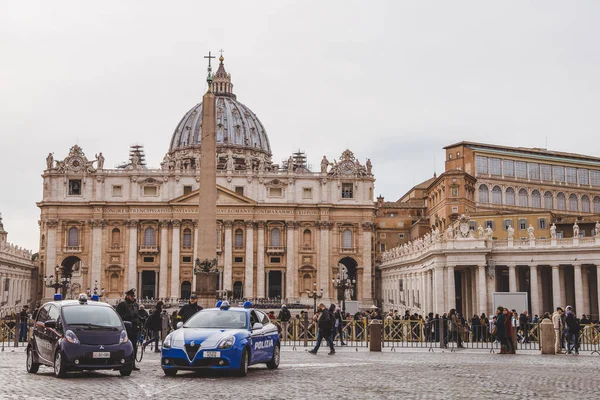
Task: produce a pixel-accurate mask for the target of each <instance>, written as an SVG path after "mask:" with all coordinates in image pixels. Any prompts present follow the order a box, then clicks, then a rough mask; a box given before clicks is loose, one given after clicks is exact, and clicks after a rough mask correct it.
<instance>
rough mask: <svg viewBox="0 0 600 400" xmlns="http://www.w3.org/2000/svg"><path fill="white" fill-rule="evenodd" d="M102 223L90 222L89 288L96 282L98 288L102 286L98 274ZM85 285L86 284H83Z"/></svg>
mask: <svg viewBox="0 0 600 400" xmlns="http://www.w3.org/2000/svg"><path fill="white" fill-rule="evenodd" d="M104 224H105V223H104V221H102V220H101V219H93V220H91V221H90V225H91V226H92V265H91V273H92V274H91V275H92V276H91V282H89V285H90V287H92V286H93V285H94V283H95V282H96V281H97V282H98V285H99V286H102V280H101V277H100V273H101V271H102V227H103V226H104ZM83 284H84V285H85V284H86V282H83Z"/></svg>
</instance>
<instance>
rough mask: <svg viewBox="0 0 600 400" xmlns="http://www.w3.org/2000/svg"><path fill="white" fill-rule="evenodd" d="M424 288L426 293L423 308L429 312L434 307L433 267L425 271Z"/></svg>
mask: <svg viewBox="0 0 600 400" xmlns="http://www.w3.org/2000/svg"><path fill="white" fill-rule="evenodd" d="M426 279H427V282H426V288H427V290H426V291H425V293H427V309H426V310H425V312H427V313H429V312H433V309H434V304H433V269H430V270H428V271H427V273H426Z"/></svg>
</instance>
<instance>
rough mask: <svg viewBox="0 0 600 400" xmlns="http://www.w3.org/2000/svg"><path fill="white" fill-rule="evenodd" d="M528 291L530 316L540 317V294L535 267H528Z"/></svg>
mask: <svg viewBox="0 0 600 400" xmlns="http://www.w3.org/2000/svg"><path fill="white" fill-rule="evenodd" d="M529 290H530V292H531V316H532V317H533V316H534V315H536V314H537V315H538V316H539V315H540V313H541V310H540V294H539V292H538V271H537V265H530V266H529Z"/></svg>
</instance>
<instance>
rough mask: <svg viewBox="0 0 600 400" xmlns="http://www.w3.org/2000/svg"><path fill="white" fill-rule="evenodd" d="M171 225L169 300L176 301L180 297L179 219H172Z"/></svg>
mask: <svg viewBox="0 0 600 400" xmlns="http://www.w3.org/2000/svg"><path fill="white" fill-rule="evenodd" d="M171 224H172V226H173V239H172V246H173V248H172V249H171V298H172V299H178V298H179V297H180V295H179V288H180V285H179V264H180V263H179V258H180V257H179V252H180V242H181V241H180V235H179V231H180V227H181V220H179V219H174V220H173V221H171Z"/></svg>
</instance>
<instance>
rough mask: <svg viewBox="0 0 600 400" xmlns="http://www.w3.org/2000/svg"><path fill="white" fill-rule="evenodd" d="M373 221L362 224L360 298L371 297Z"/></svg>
mask: <svg viewBox="0 0 600 400" xmlns="http://www.w3.org/2000/svg"><path fill="white" fill-rule="evenodd" d="M373 227H374V225H373V223H371V222H365V223H363V225H362V228H363V234H362V239H363V242H362V253H363V281H362V300H363V301H365V300H367V299H369V300H370V299H372V298H373V294H372V291H371V271H372V269H371V241H372V240H371V236H372V232H373Z"/></svg>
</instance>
